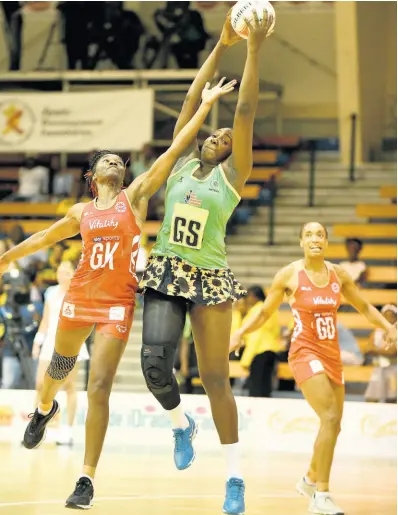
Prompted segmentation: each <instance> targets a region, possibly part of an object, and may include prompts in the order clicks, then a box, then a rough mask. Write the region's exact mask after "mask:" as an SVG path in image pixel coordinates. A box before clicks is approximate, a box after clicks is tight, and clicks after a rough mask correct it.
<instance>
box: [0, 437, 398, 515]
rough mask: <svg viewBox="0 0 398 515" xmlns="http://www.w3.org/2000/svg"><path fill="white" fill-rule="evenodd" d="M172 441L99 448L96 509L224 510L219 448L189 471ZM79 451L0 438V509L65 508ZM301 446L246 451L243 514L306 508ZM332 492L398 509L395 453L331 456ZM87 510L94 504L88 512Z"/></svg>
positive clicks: (19, 514) (362, 509) (378, 510)
mask: <svg viewBox="0 0 398 515" xmlns="http://www.w3.org/2000/svg"><path fill="white" fill-rule="evenodd" d="M171 451H172V440H171V439H170V448H168V449H167V448H165V447H161V448H158V449H156V450H154V449H150V448H149V447H147V448H145V447H136V446H132V445H128V446H125V447H122V446H120V447H117V446H109V447H108V448H105V449H104V453H103V457H102V458H101V461H100V465H99V469H98V474H97V478H96V482H95V490H96V492H95V493H96V498H95V499H94V503H95V506H94V508H93V510H94V511H93V512H92V513H93V515H109V514H110V513H117V514H121V515H124V514H126V515H127V514H130V513H132V512H134V513H147V514H149V515H151V514H152V513H161V514H162V515H172V514H173V513H184V512H186V513H190V514H191V513H192V514H195V513H198V514H199V513H201V514H209V515H210V514H217V513H221V506H222V502H223V494H224V460H223V455H222V452H221V449H220V452H219V453H218V454H217V453H210V452H206V451H199V453H198V456H197V459H196V461H195V462H194V463H193V465H192V467H191V468H190V469H188V470H186V471H182V472H179V471H177V470H175V468H174V464H173V459H172V452H171ZM82 459H83V448H82V446H80V445H79V446H76V448H73V449H67V448H57V447H56V446H54V445H52V444H44V445H43V446H42V447H41V448H40V449H37V450H36V451H27V450H25V449H23V448H22V447H19V446H17V445H15V444H14V445H12V444H1V445H0V464H1V466H0V468H1V472H2V480H1V486H0V494H1V495H0V515H59V514H64V515H65V514H67V513H68V511H66V510H65V508H64V501H65V499H66V498H67V497H68V495H69V494H70V493H71V492H72V490H73V487H74V483H75V481H76V480H77V477H78V474H79V472H80V466H81V462H82ZM308 459H309V457H308V456H306V455H302V454H287V453H280V454H278V455H277V454H266V453H260V454H258V455H256V456H255V455H254V454H253V453H246V454H245V455H244V458H243V467H244V473H245V478H246V492H247V494H246V506H247V508H246V514H247V515H266V514H272V515H305V514H306V513H308V501H307V499H305V498H303V497H301V496H299V495H298V494H296V492H295V490H294V486H295V484H296V482H297V480H298V478H299V477H300V475H301V474H303V473H304V472H305V470H306V467H307V464H308ZM331 484H332V493H333V495H334V497H335V499H336V502H337V503H338V504H339V505H341V506H342V508H344V510H345V513H346V515H378V514H383V515H395V514H396V512H397V504H396V498H395V489H396V469H395V463H394V461H393V460H384V459H383V460H381V459H380V460H379V459H358V458H353V457H347V458H341V457H338V458H337V459H336V463H335V468H334V471H333V476H332V482H331ZM90 513H91V512H90Z"/></svg>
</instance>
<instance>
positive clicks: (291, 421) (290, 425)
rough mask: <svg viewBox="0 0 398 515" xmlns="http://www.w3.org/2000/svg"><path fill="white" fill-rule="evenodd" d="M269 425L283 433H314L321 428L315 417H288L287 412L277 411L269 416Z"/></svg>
mask: <svg viewBox="0 0 398 515" xmlns="http://www.w3.org/2000/svg"><path fill="white" fill-rule="evenodd" d="M269 426H270V428H271V429H273V430H274V431H278V432H280V433H283V434H287V433H313V432H314V431H317V429H318V428H319V422H318V420H317V419H316V418H315V417H296V418H288V416H287V414H286V412H283V411H276V412H275V413H273V414H272V415H271V416H270V418H269Z"/></svg>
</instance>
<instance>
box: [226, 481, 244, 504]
mask: <svg viewBox="0 0 398 515" xmlns="http://www.w3.org/2000/svg"><path fill="white" fill-rule="evenodd" d="M242 496H243V483H232V485H230V487H229V493H228V497H230V498H231V499H234V500H235V501H239V499H240V498H241V497H242Z"/></svg>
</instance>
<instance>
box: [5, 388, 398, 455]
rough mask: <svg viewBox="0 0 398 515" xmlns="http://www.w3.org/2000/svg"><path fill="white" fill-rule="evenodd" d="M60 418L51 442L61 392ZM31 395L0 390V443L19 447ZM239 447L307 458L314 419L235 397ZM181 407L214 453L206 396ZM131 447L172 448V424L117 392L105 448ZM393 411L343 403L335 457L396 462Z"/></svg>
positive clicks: (304, 410) (294, 404) (79, 424)
mask: <svg viewBox="0 0 398 515" xmlns="http://www.w3.org/2000/svg"><path fill="white" fill-rule="evenodd" d="M57 398H58V399H59V402H60V406H61V414H60V418H59V419H58V420H55V421H54V423H53V424H52V426H51V427H50V428H49V431H48V439H47V440H48V441H49V442H51V441H54V439H55V437H56V430H57V427H59V425H60V424H62V423H66V403H65V395H64V392H60V393H59V394H58V396H57ZM34 399H35V393H34V392H31V391H20V390H19V391H18V390H0V442H1V441H8V442H15V443H17V444H20V442H21V438H22V435H23V433H24V430H25V428H26V425H27V423H28V421H29V419H28V414H29V413H30V412H31V411H32V407H33V403H34ZM236 401H237V405H238V413H239V432H240V440H241V442H242V446H243V448H244V449H245V450H247V451H249V452H264V451H266V452H293V453H300V452H303V453H306V454H311V453H312V449H313V446H314V441H315V438H316V435H317V431H318V428H319V422H318V418H317V417H316V415H315V414H314V412H313V411H312V409H311V408H310V407H309V405H308V404H307V403H306V402H304V401H302V400H295V399H255V398H250V397H237V399H236ZM183 405H184V407H185V409H186V411H187V412H188V413H190V414H191V415H192V416H193V417H194V418H195V419H196V420H197V422H198V424H199V433H198V437H197V439H196V446H197V448H198V449H200V448H202V449H217V448H218V446H219V440H218V436H217V432H216V429H215V427H214V423H213V420H212V417H211V411H210V404H209V401H208V398H207V397H206V396H205V395H185V396H183ZM86 411H87V395H86V393H85V392H79V400H78V410H77V416H76V425H75V434H74V438H75V441H76V442H77V443H83V442H84V422H85V417H86ZM126 441H130V442H135V443H136V445H142V446H147V447H148V449H149V448H150V447H152V446H171V445H172V439H171V424H170V420H169V417H168V416H167V413H165V411H164V410H163V409H162V407H161V406H160V405H159V404H158V403H157V402H156V400H155V399H154V398H153V397H152V396H151V395H150V394H129V393H119V392H115V393H113V394H112V396H111V409H110V417H109V429H108V433H107V437H106V442H107V444H111V445H112V444H118V443H120V442H126ZM396 444H397V432H396V406H394V405H391V404H369V403H357V402H347V403H346V405H345V409H344V417H343V423H342V431H341V434H340V436H339V440H338V443H337V448H336V455H340V456H347V455H350V456H364V457H372V456H374V457H378V458H393V459H395V458H396Z"/></svg>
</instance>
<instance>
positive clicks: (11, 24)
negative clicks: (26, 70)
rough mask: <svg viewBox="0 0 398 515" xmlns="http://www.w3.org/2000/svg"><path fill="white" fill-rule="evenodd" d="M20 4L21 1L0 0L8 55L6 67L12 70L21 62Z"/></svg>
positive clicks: (17, 68) (18, 67)
mask: <svg viewBox="0 0 398 515" xmlns="http://www.w3.org/2000/svg"><path fill="white" fill-rule="evenodd" d="M21 4H22V2H9V1H8V0H7V2H1V6H2V8H3V13H4V35H5V37H6V43H7V46H8V55H9V64H8V69H9V70H12V71H15V70H19V69H20V64H21V48H22V26H23V17H22V14H21V10H22V7H21Z"/></svg>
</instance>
